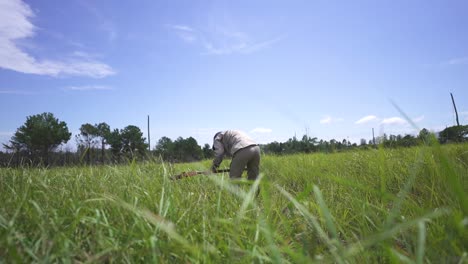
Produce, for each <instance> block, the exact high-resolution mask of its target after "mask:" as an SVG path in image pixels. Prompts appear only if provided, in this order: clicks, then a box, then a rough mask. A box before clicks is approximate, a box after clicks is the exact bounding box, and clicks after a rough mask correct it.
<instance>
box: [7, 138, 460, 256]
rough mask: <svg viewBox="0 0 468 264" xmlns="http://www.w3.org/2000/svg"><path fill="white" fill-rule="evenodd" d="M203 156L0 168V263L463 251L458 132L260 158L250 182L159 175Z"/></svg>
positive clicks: (196, 167)
mask: <svg viewBox="0 0 468 264" xmlns="http://www.w3.org/2000/svg"><path fill="white" fill-rule="evenodd" d="M228 164H229V163H228V161H225V162H224V163H223V164H222V167H223V166H225V167H226V166H228ZM209 165H210V161H204V162H201V163H191V164H177V165H170V164H167V163H163V164H161V163H160V162H156V161H154V162H146V163H131V162H130V163H129V164H128V165H126V166H100V167H68V168H51V169H41V168H22V169H0V201H1V202H0V262H5V263H12V262H15V261H16V262H18V263H28V262H151V263H158V262H162V263H168V262H171V263H174V262H176V263H197V262H201V263H252V262H254V263H270V262H273V263H288V262H290V263H310V262H319V263H320V262H326V263H330V262H332V263H382V262H383V263H402V262H403V263H405V262H407V263H413V262H414V263H429V262H430V263H466V262H467V260H468V256H467V251H468V248H467V245H468V211H467V210H468V197H467V192H468V184H467V181H468V145H467V144H458V145H445V146H442V147H439V146H435V147H417V148H409V149H393V150H391V149H377V150H366V151H353V152H346V153H335V154H301V155H290V156H279V157H276V156H264V157H263V160H262V164H261V173H262V174H261V178H260V180H258V181H256V182H255V183H253V184H252V183H246V182H242V181H241V182H232V181H230V180H229V179H228V178H227V177H228V176H227V175H226V174H224V175H222V174H218V175H211V176H196V177H192V178H186V179H183V180H179V181H171V180H170V179H169V177H170V176H171V175H173V174H174V173H180V172H182V171H188V170H205V169H207V168H209ZM257 186H260V193H259V195H258V196H256V187H257Z"/></svg>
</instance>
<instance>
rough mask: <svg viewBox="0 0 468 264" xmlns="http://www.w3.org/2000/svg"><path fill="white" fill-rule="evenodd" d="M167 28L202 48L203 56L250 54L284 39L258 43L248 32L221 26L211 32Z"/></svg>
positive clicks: (168, 25) (182, 26) (179, 26)
mask: <svg viewBox="0 0 468 264" xmlns="http://www.w3.org/2000/svg"><path fill="white" fill-rule="evenodd" d="M166 27H167V28H168V29H170V30H171V31H172V32H173V33H174V34H176V35H177V36H178V37H179V38H180V39H181V40H183V41H184V42H186V43H189V44H192V45H197V46H199V47H200V48H202V49H203V52H202V54H209V55H229V54H236V53H237V54H250V53H253V52H257V51H260V50H262V49H265V48H267V47H269V46H272V45H273V44H275V43H276V42H278V41H280V40H281V39H282V38H283V37H275V38H271V39H266V40H262V41H258V40H254V39H253V38H252V37H251V36H250V35H249V34H247V33H246V32H243V31H238V30H230V29H228V28H227V27H223V26H220V25H217V26H216V27H212V28H211V29H210V30H201V29H198V28H195V27H192V26H187V25H179V24H175V25H172V24H167V25H166Z"/></svg>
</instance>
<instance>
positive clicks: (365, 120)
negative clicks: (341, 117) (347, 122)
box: [354, 115, 379, 125]
mask: <svg viewBox="0 0 468 264" xmlns="http://www.w3.org/2000/svg"><path fill="white" fill-rule="evenodd" d="M377 120H379V119H378V118H377V117H376V116H375V115H368V116H365V117H363V118H361V119H359V120H358V121H356V122H354V123H355V124H356V125H360V124H365V123H369V122H372V121H377Z"/></svg>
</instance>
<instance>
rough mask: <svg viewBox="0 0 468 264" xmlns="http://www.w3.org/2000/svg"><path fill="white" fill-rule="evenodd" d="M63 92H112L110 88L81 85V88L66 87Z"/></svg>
mask: <svg viewBox="0 0 468 264" xmlns="http://www.w3.org/2000/svg"><path fill="white" fill-rule="evenodd" d="M65 90H69V91H91V90H113V88H112V87H109V86H105V85H83V86H68V87H66V88H65Z"/></svg>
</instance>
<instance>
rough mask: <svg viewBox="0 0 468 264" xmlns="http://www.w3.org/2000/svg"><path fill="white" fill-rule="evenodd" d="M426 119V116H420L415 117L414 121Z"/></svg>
mask: <svg viewBox="0 0 468 264" xmlns="http://www.w3.org/2000/svg"><path fill="white" fill-rule="evenodd" d="M423 120H424V116H423V115H422V116H418V117H416V118H413V122H415V123H418V122H421V121H423Z"/></svg>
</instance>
